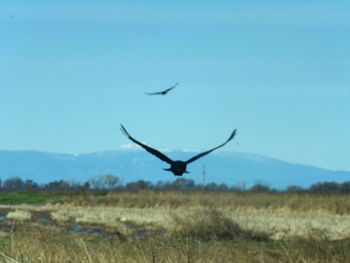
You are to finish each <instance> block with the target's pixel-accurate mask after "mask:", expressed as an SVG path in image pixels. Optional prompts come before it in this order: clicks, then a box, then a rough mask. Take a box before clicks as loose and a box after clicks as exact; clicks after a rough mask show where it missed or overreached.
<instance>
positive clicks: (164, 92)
mask: <svg viewBox="0 0 350 263" xmlns="http://www.w3.org/2000/svg"><path fill="white" fill-rule="evenodd" d="M178 84H179V83H176V84H175V85H174V86H172V87H170V88H168V89H166V90H163V91H158V92H145V94H147V95H165V94H167V93H168V92H169V91H170V90H172V89H173V88H175V87H176V86H177V85H178Z"/></svg>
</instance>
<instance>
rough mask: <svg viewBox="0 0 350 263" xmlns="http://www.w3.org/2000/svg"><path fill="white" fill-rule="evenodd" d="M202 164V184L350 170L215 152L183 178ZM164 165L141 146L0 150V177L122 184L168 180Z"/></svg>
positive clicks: (276, 183) (331, 175)
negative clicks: (106, 178)
mask: <svg viewBox="0 0 350 263" xmlns="http://www.w3.org/2000/svg"><path fill="white" fill-rule="evenodd" d="M194 154H196V153H194V152H183V151H173V152H168V153H167V155H168V156H169V157H170V158H172V159H175V160H176V159H180V160H186V159H188V158H189V157H190V156H193V155H194ZM203 165H205V167H206V176H205V183H210V182H215V183H217V184H220V183H226V184H227V185H229V186H231V185H236V184H242V183H243V182H244V183H245V184H246V186H247V187H250V186H251V185H253V184H255V183H263V184H268V185H270V186H271V187H274V188H278V189H283V188H285V187H286V186H288V185H291V184H294V185H298V186H302V187H309V186H310V185H311V184H313V183H317V182H324V181H334V182H338V183H340V182H344V181H349V180H350V172H345V171H331V170H326V169H320V168H316V167H312V166H306V165H300V164H293V163H288V162H284V161H280V160H277V159H272V158H268V157H264V156H261V155H256V154H249V153H237V152H218V153H212V154H209V155H208V156H205V157H203V158H202V159H199V160H198V161H196V162H194V163H191V164H190V165H189V166H188V171H190V172H191V173H190V174H186V175H184V177H185V178H188V179H193V180H194V181H195V182H196V183H202V182H203V176H202V170H203ZM167 167H169V165H168V164H167V163H164V162H162V161H160V160H159V159H157V158H155V157H153V156H152V155H150V154H148V153H147V152H145V151H141V150H118V151H106V152H96V153H89V154H81V155H71V154H57V153H45V152H36V151H1V150H0V178H1V179H2V180H3V181H4V180H5V179H7V178H10V177H14V176H19V177H21V178H22V179H24V180H25V179H32V180H34V181H36V182H38V183H47V182H51V181H54V180H61V179H63V180H72V179H74V180H75V181H79V182H81V183H84V182H86V181H87V180H88V179H89V178H90V177H91V176H95V175H101V174H107V173H109V174H113V175H116V176H118V177H119V178H121V180H122V182H123V183H128V182H132V181H137V180H141V179H142V180H147V181H151V182H153V183H156V182H157V181H159V180H162V181H173V180H175V179H176V178H178V177H174V176H173V175H172V174H171V173H169V172H166V171H164V170H162V168H167Z"/></svg>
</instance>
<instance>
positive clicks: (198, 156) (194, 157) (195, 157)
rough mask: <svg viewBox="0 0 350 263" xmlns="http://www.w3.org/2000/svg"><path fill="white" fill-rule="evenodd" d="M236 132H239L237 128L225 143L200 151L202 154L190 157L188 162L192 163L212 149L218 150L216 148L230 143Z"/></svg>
mask: <svg viewBox="0 0 350 263" xmlns="http://www.w3.org/2000/svg"><path fill="white" fill-rule="evenodd" d="M236 133H237V129H235V130H234V131H233V132H232V134H231V135H230V137H229V138H228V139H227V140H226V142H224V143H223V144H220V145H219V146H216V147H215V148H213V149H211V150H209V151H206V152H202V153H200V154H197V155H195V156H193V157H192V158H191V159H189V160H187V161H186V164H188V163H191V162H193V161H195V160H197V159H199V158H201V157H203V156H204V155H207V154H208V153H211V152H212V151H214V150H216V149H218V148H220V147H222V146H224V145H225V144H226V143H228V142H229V141H231V140H232V139H233V137H235V135H236Z"/></svg>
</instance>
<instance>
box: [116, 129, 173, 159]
mask: <svg viewBox="0 0 350 263" xmlns="http://www.w3.org/2000/svg"><path fill="white" fill-rule="evenodd" d="M120 129H121V130H122V132H123V133H124V134H125V135H126V136H127V137H128V138H129V139H130V140H132V141H133V142H134V143H136V144H138V145H140V146H141V147H142V148H144V149H145V150H146V151H147V152H149V153H151V154H153V155H155V156H157V157H158V158H159V159H161V160H162V161H164V162H167V163H168V164H170V165H171V164H172V163H173V160H171V159H170V158H169V157H167V156H166V155H164V154H162V153H161V152H160V151H158V150H156V149H153V148H151V147H149V146H147V145H146V144H143V143H141V142H139V141H137V140H135V139H134V138H133V137H131V135H130V134H129V133H128V132H127V130H126V129H125V127H124V126H123V125H122V124H120Z"/></svg>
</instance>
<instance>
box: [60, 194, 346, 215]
mask: <svg viewBox="0 0 350 263" xmlns="http://www.w3.org/2000/svg"><path fill="white" fill-rule="evenodd" d="M53 202H55V201H53ZM61 202H64V203H68V204H71V205H78V206H86V205H89V206H115V207H127V208H167V209H173V208H186V209H201V208H204V209H208V208H209V209H211V208H214V207H215V208H216V209H220V210H236V211H247V210H260V209H263V210H282V211H283V210H284V211H296V212H321V213H332V214H350V195H344V194H322V195H321V194H320V195H316V194H299V193H288V194H287V193H276V194H266V193H222V192H211V193H208V192H178V191H176V192H172V191H166V192H165V191H152V190H145V191H139V192H118V193H116V192H109V193H107V194H106V195H93V194H75V195H70V196H68V197H67V198H65V199H64V201H61Z"/></svg>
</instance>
